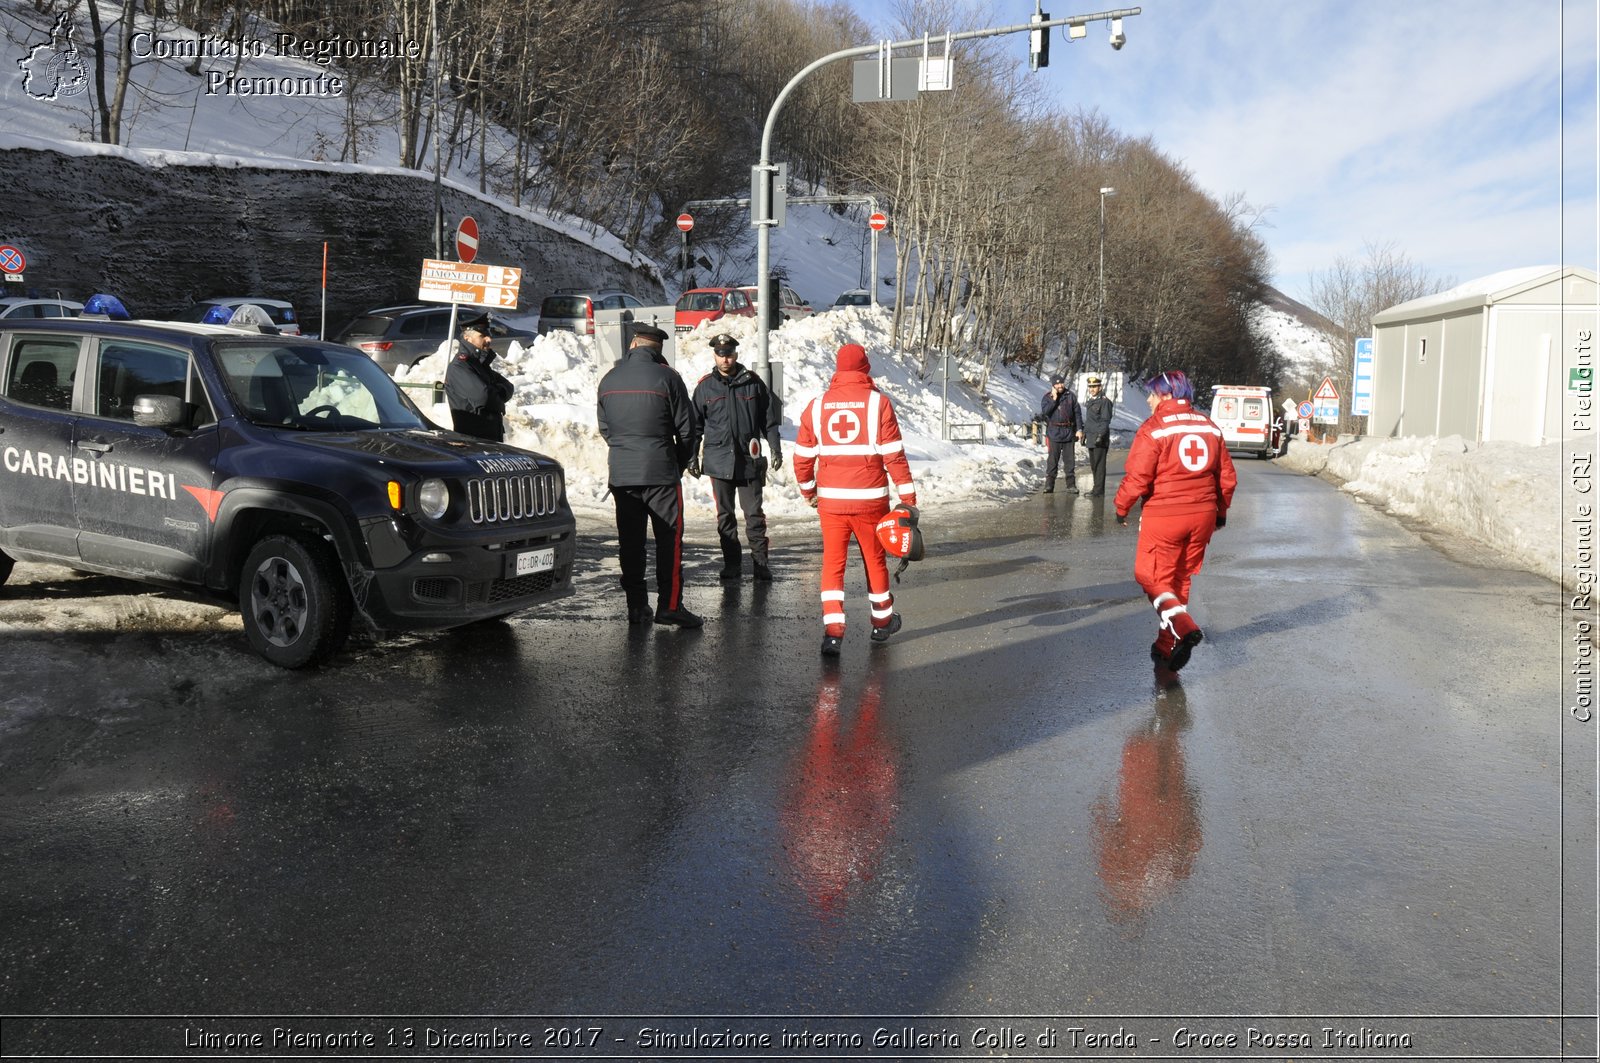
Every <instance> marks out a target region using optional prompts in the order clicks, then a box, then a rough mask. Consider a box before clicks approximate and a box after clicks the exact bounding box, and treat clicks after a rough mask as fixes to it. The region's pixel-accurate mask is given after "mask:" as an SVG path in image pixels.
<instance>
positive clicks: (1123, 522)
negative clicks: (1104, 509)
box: [1117, 513, 1128, 528]
mask: <svg viewBox="0 0 1600 1063" xmlns="http://www.w3.org/2000/svg"><path fill="white" fill-rule="evenodd" d="M1117 526H1118V527H1120V528H1126V527H1127V526H1128V515H1127V514H1126V513H1118V514H1117Z"/></svg>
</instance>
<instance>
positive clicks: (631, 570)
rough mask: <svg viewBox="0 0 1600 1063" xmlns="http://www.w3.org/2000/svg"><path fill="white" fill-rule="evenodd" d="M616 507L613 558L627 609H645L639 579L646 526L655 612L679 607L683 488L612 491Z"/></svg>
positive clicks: (659, 486)
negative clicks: (652, 554)
mask: <svg viewBox="0 0 1600 1063" xmlns="http://www.w3.org/2000/svg"><path fill="white" fill-rule="evenodd" d="M611 497H612V498H613V499H615V500H616V503H617V556H618V559H619V560H620V561H621V562H622V589H623V590H624V591H625V592H627V595H628V608H629V609H638V608H642V607H644V606H648V605H649V604H650V594H649V590H648V588H647V587H646V585H645V577H644V533H645V525H646V524H647V523H648V524H649V526H650V530H651V531H653V532H654V533H655V540H656V596H657V597H656V608H657V609H678V608H680V607H681V606H682V605H683V484H682V483H681V482H680V483H671V484H646V485H644V486H642V487H618V486H617V485H616V484H612V485H611Z"/></svg>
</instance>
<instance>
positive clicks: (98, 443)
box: [78, 439, 112, 454]
mask: <svg viewBox="0 0 1600 1063" xmlns="http://www.w3.org/2000/svg"><path fill="white" fill-rule="evenodd" d="M111 446H112V444H110V443H107V442H105V441H103V440H99V439H83V440H79V442H78V448H79V449H80V450H92V451H94V452H95V453H96V454H109V453H110V452H111Z"/></svg>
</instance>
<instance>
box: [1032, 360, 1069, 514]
mask: <svg viewBox="0 0 1600 1063" xmlns="http://www.w3.org/2000/svg"><path fill="white" fill-rule="evenodd" d="M1039 416H1040V418H1041V419H1042V420H1043V421H1044V438H1045V443H1046V445H1047V446H1049V448H1050V459H1049V461H1048V462H1046V464H1045V471H1044V493H1045V494H1047V495H1048V494H1050V493H1051V492H1053V491H1055V489H1056V466H1057V464H1060V465H1062V466H1063V468H1064V469H1065V471H1066V474H1067V493H1068V494H1072V495H1075V494H1077V493H1078V480H1077V475H1076V473H1075V471H1074V470H1075V469H1076V467H1077V457H1076V456H1075V455H1074V454H1073V452H1072V445H1073V440H1074V438H1075V437H1076V436H1077V431H1078V398H1077V396H1076V395H1074V394H1073V393H1072V392H1071V390H1069V389H1068V388H1067V379H1066V377H1062V376H1057V377H1055V378H1054V379H1052V380H1051V381H1050V390H1049V391H1047V392H1045V393H1044V398H1043V399H1042V400H1041V401H1040V403H1039Z"/></svg>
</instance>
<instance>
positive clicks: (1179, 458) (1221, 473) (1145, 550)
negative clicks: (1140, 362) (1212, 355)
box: [1115, 370, 1238, 672]
mask: <svg viewBox="0 0 1600 1063" xmlns="http://www.w3.org/2000/svg"><path fill="white" fill-rule="evenodd" d="M1146 389H1147V390H1146V393H1145V400H1146V401H1147V402H1148V403H1149V404H1150V416H1149V417H1147V418H1146V419H1145V422H1144V423H1143V424H1142V425H1140V426H1139V431H1138V433H1137V434H1136V435H1135V436H1134V437H1133V446H1132V447H1131V448H1129V450H1128V461H1127V465H1126V466H1125V467H1124V471H1123V476H1122V486H1120V487H1118V488H1117V497H1116V500H1115V504H1116V510H1117V523H1118V524H1121V525H1123V526H1124V527H1126V526H1127V523H1128V511H1129V510H1131V509H1132V508H1133V504H1134V503H1135V502H1138V501H1139V500H1141V499H1143V500H1144V509H1143V510H1142V511H1141V513H1140V515H1139V547H1138V553H1137V554H1136V555H1135V558H1134V562H1133V578H1134V579H1135V580H1137V581H1138V582H1139V586H1140V587H1142V588H1144V592H1145V594H1147V595H1149V597H1150V604H1151V605H1153V606H1155V610H1156V613H1157V614H1158V615H1159V616H1160V618H1161V627H1160V631H1159V632H1158V634H1157V636H1156V641H1155V643H1154V644H1153V645H1151V647H1150V657H1151V659H1152V660H1154V661H1155V662H1156V664H1157V665H1159V666H1161V667H1164V668H1167V669H1170V670H1171V671H1174V672H1176V671H1178V670H1179V669H1180V668H1182V667H1183V666H1184V665H1186V664H1188V663H1189V655H1190V654H1191V653H1192V652H1193V651H1194V648H1195V647H1196V646H1198V645H1199V644H1200V641H1201V639H1203V638H1204V637H1205V636H1204V634H1203V633H1202V632H1201V630H1200V625H1198V624H1196V623H1195V622H1194V619H1193V618H1192V617H1190V615H1189V581H1190V580H1191V579H1193V578H1194V576H1195V575H1196V574H1197V573H1198V572H1199V571H1200V565H1201V563H1202V562H1203V561H1204V560H1205V556H1206V544H1207V543H1209V542H1210V541H1211V533H1212V532H1213V531H1214V530H1215V529H1217V528H1220V527H1222V526H1223V524H1224V523H1226V521H1227V517H1228V507H1229V506H1230V505H1232V503H1233V489H1234V486H1235V485H1236V484H1237V482H1238V478H1237V476H1236V475H1235V474H1234V470H1233V459H1232V458H1230V457H1229V456H1228V448H1227V447H1226V446H1225V445H1224V443H1223V440H1222V430H1221V429H1220V428H1218V427H1217V426H1216V425H1215V424H1214V423H1212V421H1211V418H1209V417H1207V416H1206V415H1205V414H1203V413H1200V412H1199V411H1198V410H1196V409H1194V408H1193V407H1192V406H1191V405H1190V403H1191V401H1192V400H1193V399H1194V386H1193V385H1192V384H1190V383H1189V378H1188V377H1187V376H1185V375H1184V374H1183V373H1181V372H1178V371H1176V370H1173V371H1171V372H1166V373H1161V374H1159V375H1157V376H1156V377H1155V378H1153V379H1152V380H1151V381H1150V382H1149V383H1148V384H1147V385H1146Z"/></svg>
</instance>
